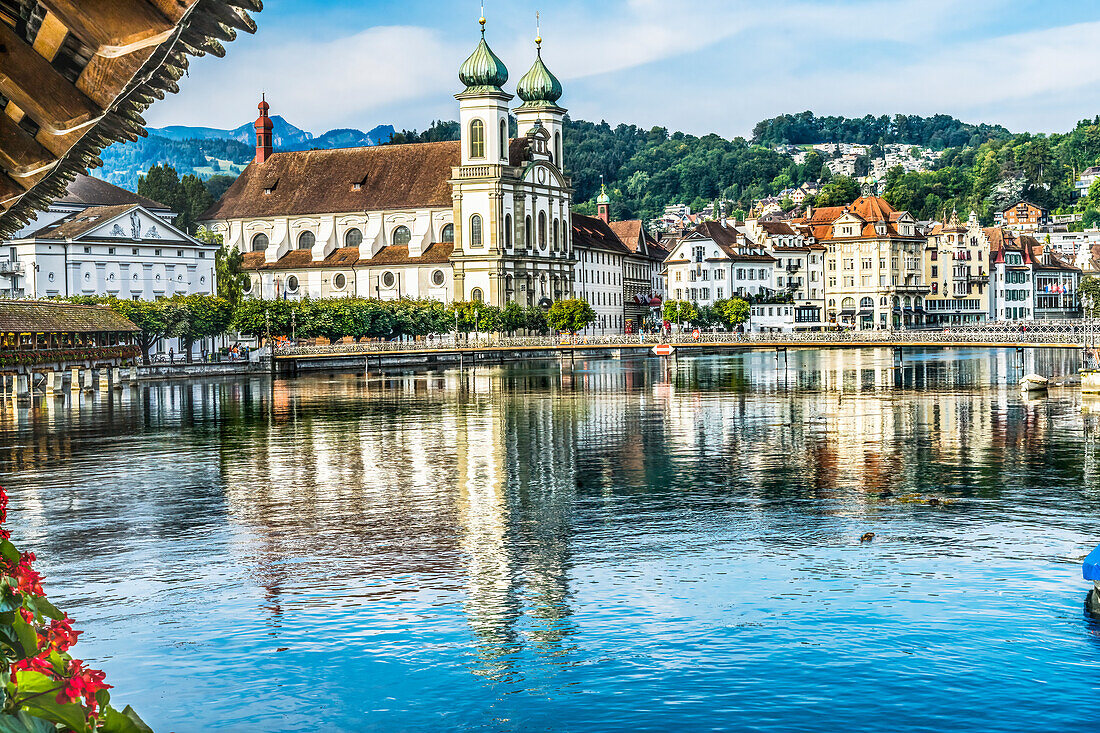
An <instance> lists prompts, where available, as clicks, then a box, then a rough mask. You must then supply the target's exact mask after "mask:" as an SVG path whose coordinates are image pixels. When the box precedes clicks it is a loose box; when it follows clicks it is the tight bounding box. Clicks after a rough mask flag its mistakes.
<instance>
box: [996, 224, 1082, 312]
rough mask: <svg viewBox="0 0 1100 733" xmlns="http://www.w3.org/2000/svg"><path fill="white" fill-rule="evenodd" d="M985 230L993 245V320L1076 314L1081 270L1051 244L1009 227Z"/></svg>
mask: <svg viewBox="0 0 1100 733" xmlns="http://www.w3.org/2000/svg"><path fill="white" fill-rule="evenodd" d="M984 232H985V233H986V236H987V237H988V239H989V242H990V245H991V247H992V248H993V251H992V257H991V262H990V275H991V283H990V287H989V316H990V319H992V320H994V321H1022V320H1035V319H1052V318H1053V319H1057V318H1075V317H1077V316H1079V315H1080V305H1081V304H1080V301H1079V299H1078V293H1077V287H1078V285H1079V284H1080V282H1081V271H1080V270H1079V269H1077V268H1076V267H1074V266H1072V265H1070V264H1069V263H1067V262H1064V261H1062V260H1061V259H1060V258H1059V257H1058V256H1057V255H1056V254H1055V253H1054V252H1052V251H1051V249H1050V247H1049V246H1048V245H1043V244H1040V243H1039V242H1038V241H1037V240H1036V239H1035V238H1034V237H1032V236H1030V235H1027V234H1019V233H1017V232H1014V231H1012V230H1009V229H1002V228H992V229H989V228H987V229H985V230H984Z"/></svg>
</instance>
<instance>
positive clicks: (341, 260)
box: [241, 242, 454, 270]
mask: <svg viewBox="0 0 1100 733" xmlns="http://www.w3.org/2000/svg"><path fill="white" fill-rule="evenodd" d="M452 252H454V245H453V244H451V243H449V242H447V243H436V244H432V245H429V246H428V248H427V249H425V250H424V252H423V254H421V255H420V256H419V257H412V256H410V255H409V247H408V245H398V244H391V245H389V246H387V247H383V248H382V249H380V250H378V251H377V252H376V253H375V254H374V257H371V258H370V259H363V258H361V257H360V256H359V248H358V247H341V248H339V249H334V250H333V251H332V253H331V254H329V256H328V257H326V258H324V259H323V260H314V259H313V252H312V250H308V249H292V250H290V251H289V252H287V253H286V254H285V255H283V256H282V257H280V258H279V259H278V260H277V261H275V262H266V261H265V260H264V253H263V252H245V253H244V255H243V256H242V257H243V262H242V263H241V268H242V269H244V270H303V269H314V268H322V267H368V266H397V265H433V264H438V265H441V264H445V263H447V262H450V259H451V253H452Z"/></svg>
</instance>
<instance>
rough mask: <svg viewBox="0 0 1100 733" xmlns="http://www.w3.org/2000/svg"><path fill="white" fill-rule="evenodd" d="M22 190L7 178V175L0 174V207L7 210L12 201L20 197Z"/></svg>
mask: <svg viewBox="0 0 1100 733" xmlns="http://www.w3.org/2000/svg"><path fill="white" fill-rule="evenodd" d="M23 193H24V189H23V187H22V186H20V185H19V184H18V183H16V182H15V181H13V180H12V179H10V178H8V176H7V174H5V173H0V207H2V208H5V209H7V208H8V207H10V206H11V204H12V199H14V198H16V197H17V196H22V195H23Z"/></svg>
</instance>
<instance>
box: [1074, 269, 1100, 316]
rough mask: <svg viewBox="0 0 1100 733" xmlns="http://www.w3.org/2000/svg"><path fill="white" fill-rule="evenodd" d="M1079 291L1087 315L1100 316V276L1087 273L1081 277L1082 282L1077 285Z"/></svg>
mask: <svg viewBox="0 0 1100 733" xmlns="http://www.w3.org/2000/svg"><path fill="white" fill-rule="evenodd" d="M1077 292H1078V293H1079V294H1080V296H1081V303H1082V305H1083V306H1084V310H1085V315H1086V316H1088V317H1089V318H1097V317H1100V278H1097V277H1096V276H1094V275H1085V277H1083V278H1081V284H1080V285H1079V286H1077Z"/></svg>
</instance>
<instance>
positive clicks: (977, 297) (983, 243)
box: [924, 212, 990, 326]
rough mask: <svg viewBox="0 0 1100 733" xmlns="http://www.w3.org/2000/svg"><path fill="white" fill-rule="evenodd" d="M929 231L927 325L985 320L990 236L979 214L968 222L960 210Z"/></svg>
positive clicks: (926, 250)
mask: <svg viewBox="0 0 1100 733" xmlns="http://www.w3.org/2000/svg"><path fill="white" fill-rule="evenodd" d="M945 219H946V221H945V222H944V223H942V224H941V223H939V222H937V223H936V224H935V225H934V226H933V227H932V229H931V231H930V232H928V246H927V247H926V248H925V264H924V266H925V271H926V272H927V273H928V279H929V283H930V287H931V292H929V294H928V296H927V297H926V298H925V301H924V307H925V310H926V311H927V313H926V315H925V322H926V323H927V324H928V325H945V326H947V325H965V324H974V323H982V322H984V321H986V320H987V319H988V317H989V288H990V284H989V283H990V278H989V256H988V255H989V253H990V244H989V239H988V238H987V237H986V236H985V232H984V231H983V230H982V226H981V224H980V223H979V222H978V215H977V214H976V213H974V212H971V214H970V218H969V219H968V220H967V221H966V222H960V221H959V217H958V213H957V212H952V214H951V216H950V217H945Z"/></svg>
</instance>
